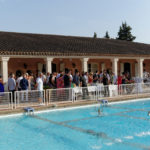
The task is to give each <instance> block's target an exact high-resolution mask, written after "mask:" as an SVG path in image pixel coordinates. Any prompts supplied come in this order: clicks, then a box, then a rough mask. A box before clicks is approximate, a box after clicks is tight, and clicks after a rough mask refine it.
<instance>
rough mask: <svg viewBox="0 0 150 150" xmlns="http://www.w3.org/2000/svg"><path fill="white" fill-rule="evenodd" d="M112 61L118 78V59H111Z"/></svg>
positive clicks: (113, 70)
mask: <svg viewBox="0 0 150 150" xmlns="http://www.w3.org/2000/svg"><path fill="white" fill-rule="evenodd" d="M111 61H112V72H113V73H114V74H115V75H116V76H118V58H113V59H111Z"/></svg>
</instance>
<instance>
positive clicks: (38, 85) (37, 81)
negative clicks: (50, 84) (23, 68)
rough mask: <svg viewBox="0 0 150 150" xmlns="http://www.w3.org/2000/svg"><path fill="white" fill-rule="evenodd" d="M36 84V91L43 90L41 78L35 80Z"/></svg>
mask: <svg viewBox="0 0 150 150" xmlns="http://www.w3.org/2000/svg"><path fill="white" fill-rule="evenodd" d="M36 83H37V90H40V91H42V90H43V81H42V78H40V77H38V78H37V79H36Z"/></svg>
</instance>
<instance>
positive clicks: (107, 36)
mask: <svg viewBox="0 0 150 150" xmlns="http://www.w3.org/2000/svg"><path fill="white" fill-rule="evenodd" d="M104 38H106V39H109V38H110V36H109V34H108V31H106V34H105V36H104Z"/></svg>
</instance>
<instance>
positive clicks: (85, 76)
mask: <svg viewBox="0 0 150 150" xmlns="http://www.w3.org/2000/svg"><path fill="white" fill-rule="evenodd" d="M84 78H85V80H86V83H88V76H87V75H84Z"/></svg>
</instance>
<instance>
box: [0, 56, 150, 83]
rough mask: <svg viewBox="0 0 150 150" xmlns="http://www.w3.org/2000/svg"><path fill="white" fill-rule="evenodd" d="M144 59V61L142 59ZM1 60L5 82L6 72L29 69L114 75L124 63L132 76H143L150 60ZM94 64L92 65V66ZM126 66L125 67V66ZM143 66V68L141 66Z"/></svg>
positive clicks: (69, 58)
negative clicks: (66, 69)
mask: <svg viewBox="0 0 150 150" xmlns="http://www.w3.org/2000/svg"><path fill="white" fill-rule="evenodd" d="M144 60H145V61H144ZM0 61H1V69H0V71H1V75H2V77H3V82H4V83H7V81H8V74H9V73H14V74H16V73H17V71H21V72H28V71H31V72H32V73H33V74H34V75H37V74H38V72H44V73H46V72H49V73H52V72H60V71H64V70H65V68H69V69H71V70H72V73H74V72H75V70H78V71H79V72H82V71H84V72H95V71H99V72H100V71H103V70H104V69H106V70H107V69H109V70H112V72H113V73H114V74H115V75H119V74H121V73H122V72H124V71H126V70H125V69H127V67H126V64H127V63H128V64H129V65H130V66H129V68H128V69H130V70H128V71H129V72H130V73H131V76H132V77H135V76H138V77H141V78H143V69H144V68H147V67H148V66H149V63H150V60H149V59H148V58H144V57H142V58H138V57H137V58H124V57H110V56H109V57H105V59H104V57H85V58H73V57H68V58H66V57H65V58H64V57H60V58H58V57H43V58H40V57H32V58H29V57H22V58H20V57H19V58H18V57H16V58H15V57H11V56H10V57H7V56H4V57H3V56H2V57H0ZM93 66H94V67H93ZM125 67H126V68H125ZM143 67H144V68H143Z"/></svg>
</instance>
